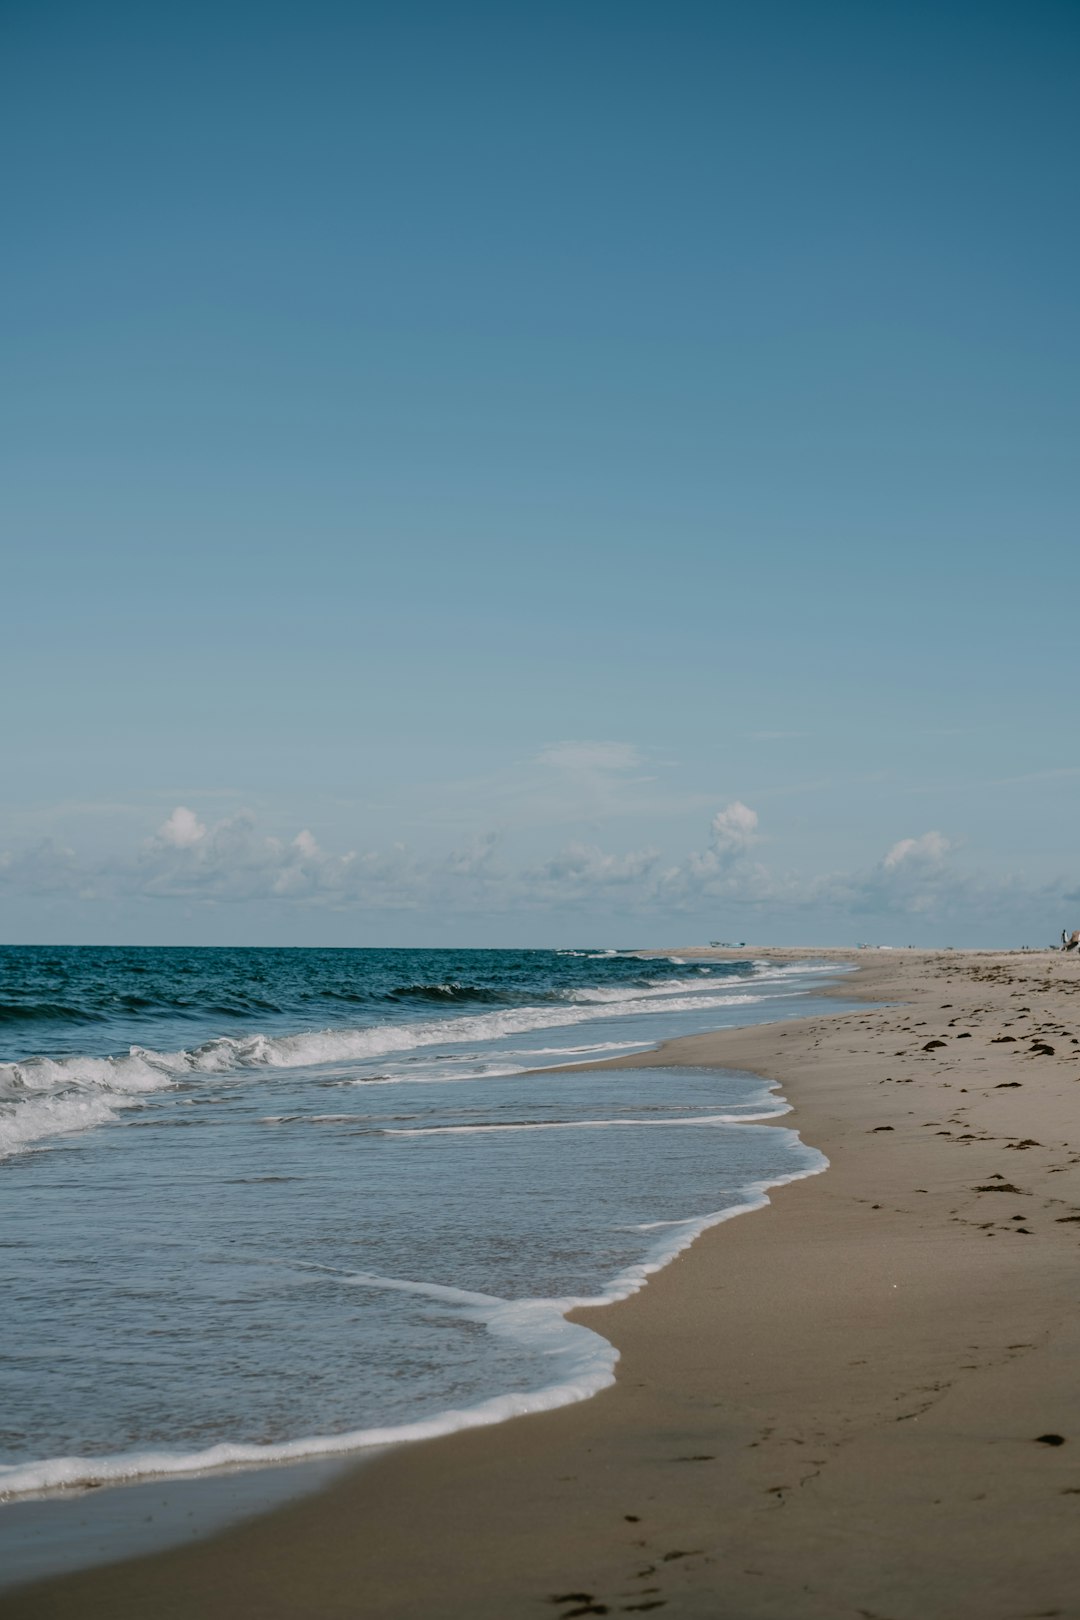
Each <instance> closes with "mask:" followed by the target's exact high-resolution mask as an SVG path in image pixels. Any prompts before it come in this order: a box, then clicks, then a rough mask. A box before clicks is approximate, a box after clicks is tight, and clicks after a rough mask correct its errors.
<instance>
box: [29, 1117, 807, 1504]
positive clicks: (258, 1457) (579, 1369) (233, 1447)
mask: <svg viewBox="0 0 1080 1620" xmlns="http://www.w3.org/2000/svg"><path fill="white" fill-rule="evenodd" d="M743 1117H744V1118H745V1117H746V1116H743ZM827 1168H828V1160H827V1159H826V1158H825V1157H824V1155H823V1154H816V1155H815V1161H814V1163H813V1164H811V1165H808V1166H806V1167H805V1168H803V1169H801V1170H797V1171H793V1172H791V1173H790V1174H788V1175H784V1176H777V1177H775V1178H772V1179H770V1180H768V1181H755V1182H752V1183H750V1184H749V1185H748V1186H747V1187H746V1188H745V1190H744V1195H743V1199H742V1201H741V1202H740V1203H738V1204H735V1205H732V1206H729V1207H728V1208H726V1209H722V1210H717V1211H715V1212H713V1213H711V1214H707V1215H701V1216H696V1217H691V1218H689V1219H687V1220H680V1221H662V1222H653V1223H646V1224H645V1225H643V1226H640V1227H639V1228H638V1230H640V1231H642V1232H648V1231H655V1232H659V1233H662V1235H661V1236H659V1237H658V1238H657V1239H656V1240H655V1241H654V1242H653V1244H652V1246H651V1248H650V1250H649V1251H648V1253H647V1254H646V1256H645V1257H644V1258H643V1259H642V1260H640V1261H638V1262H635V1263H634V1264H632V1265H630V1266H626V1267H624V1269H623V1270H622V1271H620V1272H619V1273H618V1274H617V1275H616V1276H615V1277H613V1278H612V1279H611V1281H610V1282H609V1283H608V1284H607V1285H606V1287H604V1288H603V1289H602V1291H601V1292H600V1293H599V1294H595V1295H584V1296H577V1297H567V1298H563V1299H523V1300H505V1299H498V1298H495V1297H493V1296H491V1295H488V1294H478V1293H471V1292H468V1291H466V1290H464V1289H459V1288H449V1287H445V1286H443V1285H440V1284H437V1283H423V1282H415V1281H412V1280H410V1279H407V1278H396V1277H380V1276H377V1275H374V1274H371V1273H366V1272H356V1273H351V1274H349V1273H345V1274H341V1279H340V1280H341V1281H342V1282H345V1283H347V1284H349V1285H351V1286H355V1287H362V1288H376V1289H386V1290H392V1291H400V1292H405V1293H415V1294H420V1295H427V1296H428V1297H430V1298H432V1299H438V1300H441V1301H443V1302H445V1303H447V1304H451V1305H453V1306H454V1307H455V1308H457V1309H458V1310H460V1311H462V1312H463V1313H467V1314H471V1315H473V1316H474V1317H475V1318H476V1319H477V1320H480V1321H482V1322H483V1323H484V1325H485V1327H486V1328H487V1330H488V1332H490V1333H493V1334H496V1335H498V1336H499V1337H503V1338H508V1339H511V1340H513V1341H515V1342H517V1343H519V1344H521V1345H523V1346H526V1347H527V1348H528V1349H529V1351H530V1352H531V1353H533V1354H534V1355H535V1354H539V1355H543V1356H550V1357H551V1358H552V1360H553V1361H554V1362H556V1363H557V1364H558V1374H559V1376H558V1377H557V1378H556V1380H555V1381H554V1382H552V1383H550V1384H547V1385H544V1386H542V1387H541V1388H539V1389H535V1390H530V1391H526V1392H521V1393H516V1392H515V1393H511V1394H505V1395H496V1396H492V1397H490V1398H489V1399H487V1400H484V1401H480V1402H477V1403H476V1404H475V1405H473V1406H468V1407H462V1408H451V1409H449V1410H447V1411H444V1412H441V1413H439V1414H437V1415H436V1416H434V1417H430V1418H425V1419H421V1420H419V1421H417V1422H413V1423H401V1424H392V1425H387V1426H386V1427H384V1428H367V1429H354V1430H350V1431H348V1432H346V1433H343V1434H331V1435H310V1436H305V1437H303V1438H300V1439H295V1440H286V1441H280V1442H276V1443H271V1444H265V1445H257V1444H247V1443H242V1442H236V1441H222V1442H220V1443H219V1444H217V1445H213V1446H208V1447H206V1448H204V1449H203V1450H201V1451H192V1452H174V1451H162V1450H159V1451H132V1452H123V1453H118V1454H115V1455H112V1456H104V1457H49V1458H45V1459H43V1460H41V1461H37V1462H28V1463H18V1464H12V1465H5V1466H0V1499H10V1498H14V1497H20V1496H30V1495H40V1494H42V1493H44V1492H48V1491H55V1490H61V1489H71V1488H78V1487H86V1486H91V1485H103V1484H115V1483H120V1482H123V1481H130V1480H134V1479H139V1478H145V1477H152V1476H155V1475H178V1474H199V1473H205V1472H208V1471H210V1470H212V1469H219V1468H228V1467H236V1466H241V1465H251V1464H271V1463H279V1462H295V1461H299V1460H301V1459H303V1458H307V1457H317V1456H332V1455H336V1454H340V1453H343V1452H352V1451H361V1450H366V1449H371V1448H374V1447H379V1446H388V1445H400V1444H402V1443H405V1442H409V1441H413V1440H427V1439H433V1438H435V1437H436V1436H438V1435H444V1434H451V1433H454V1432H455V1431H458V1430H462V1429H471V1428H480V1427H484V1426H487V1425H491V1424H495V1423H503V1422H505V1421H506V1420H507V1419H508V1418H512V1417H519V1416H522V1415H524V1414H526V1413H529V1412H543V1411H551V1410H552V1409H553V1408H555V1407H559V1406H568V1405H571V1404H572V1403H574V1402H576V1401H583V1400H588V1399H589V1398H590V1397H591V1396H593V1395H595V1394H597V1393H598V1392H599V1391H600V1390H602V1389H606V1388H607V1387H609V1386H610V1385H611V1384H613V1383H614V1382H615V1367H616V1364H617V1362H618V1359H619V1353H618V1351H617V1350H616V1349H615V1347H614V1346H613V1345H611V1344H609V1342H608V1341H607V1340H606V1339H604V1338H602V1337H601V1336H600V1335H599V1334H598V1333H595V1332H593V1330H592V1329H590V1328H586V1327H584V1326H583V1325H581V1324H580V1323H574V1322H569V1321H567V1320H566V1317H567V1313H568V1312H570V1311H574V1310H581V1309H586V1308H590V1307H594V1306H603V1305H610V1304H613V1303H615V1302H616V1301H618V1300H621V1299H626V1298H628V1297H629V1296H630V1295H631V1294H635V1293H637V1292H638V1291H639V1290H640V1289H641V1288H643V1287H644V1286H645V1284H646V1283H647V1281H648V1279H649V1277H650V1276H652V1275H653V1274H654V1273H656V1272H657V1271H660V1270H662V1268H663V1267H664V1266H666V1265H668V1264H669V1263H670V1262H671V1261H672V1260H673V1259H675V1257H676V1256H677V1255H679V1254H681V1253H682V1252H683V1250H685V1249H687V1248H689V1246H690V1244H691V1243H693V1242H694V1240H695V1238H697V1237H698V1236H699V1235H700V1234H701V1233H702V1232H704V1231H707V1230H708V1229H709V1228H710V1227H713V1226H718V1225H720V1224H721V1223H722V1222H724V1221H728V1220H731V1219H733V1218H734V1217H735V1216H736V1215H744V1214H747V1213H749V1212H750V1211H752V1210H756V1209H761V1208H763V1207H764V1206H765V1205H767V1204H768V1203H769V1196H768V1189H769V1188H770V1187H778V1186H783V1185H785V1184H787V1183H788V1182H792V1181H799V1180H802V1179H804V1178H805V1177H807V1176H812V1175H818V1174H820V1172H821V1171H823V1170H825V1169H827ZM314 1269H319V1270H330V1269H331V1268H329V1267H326V1268H323V1267H319V1268H314Z"/></svg>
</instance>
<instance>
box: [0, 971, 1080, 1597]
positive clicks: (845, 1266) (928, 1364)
mask: <svg viewBox="0 0 1080 1620" xmlns="http://www.w3.org/2000/svg"><path fill="white" fill-rule="evenodd" d="M683 954H687V955H689V954H690V953H688V952H687V953H683ZM705 954H710V953H705ZM711 954H716V955H732V954H737V953H719V952H718V953H711ZM747 954H750V953H747ZM752 954H753V955H755V956H759V957H760V956H767V955H775V956H777V957H780V958H785V959H792V958H795V957H803V958H805V957H806V956H807V955H811V954H812V955H813V956H815V957H818V958H821V957H827V956H835V957H836V958H837V959H838V960H843V961H853V962H857V964H858V968H859V972H858V974H857V975H856V976H855V977H854V978H852V977H851V976H848V977H846V978H845V981H844V984H843V995H844V997H845V998H846V999H849V1000H850V999H851V997H852V994H853V992H854V994H855V995H857V996H860V997H862V998H864V999H865V1001H866V1003H867V1005H866V1007H865V1009H864V1010H863V1011H860V1012H857V1013H845V1014H837V1015H833V1016H825V1017H816V1018H813V1019H807V1020H803V1021H801V1022H794V1023H786V1024H775V1025H767V1026H764V1027H760V1028H756V1029H748V1030H734V1031H727V1032H725V1033H723V1034H719V1035H714V1036H695V1037H690V1038H688V1039H684V1040H680V1041H675V1042H672V1043H670V1044H669V1045H667V1046H666V1047H664V1048H662V1049H661V1051H660V1054H659V1057H658V1055H657V1054H656V1053H647V1054H642V1055H641V1056H639V1057H638V1058H636V1059H627V1058H625V1057H623V1058H620V1059H618V1060H617V1066H619V1067H626V1066H628V1065H629V1064H631V1063H634V1062H638V1063H648V1064H654V1065H655V1064H656V1063H657V1061H660V1062H662V1063H665V1064H680V1063H682V1064H694V1065H717V1066H723V1067H728V1068H735V1069H742V1070H748V1071H752V1072H754V1073H756V1074H761V1075H764V1076H767V1077H768V1078H770V1079H773V1080H776V1081H778V1082H779V1083H780V1084H781V1086H782V1089H783V1093H784V1095H785V1096H786V1097H787V1099H788V1100H789V1102H790V1103H791V1104H792V1105H793V1108H794V1112H793V1113H792V1114H790V1115H788V1116H786V1117H785V1119H784V1121H783V1123H784V1124H785V1125H794V1126H795V1127H796V1128H797V1129H798V1130H799V1131H800V1132H801V1134H802V1136H803V1138H804V1140H805V1141H807V1142H808V1143H810V1144H812V1145H813V1146H815V1147H818V1148H820V1149H822V1150H823V1151H824V1152H825V1153H826V1154H827V1155H828V1157H829V1160H830V1162H831V1167H830V1169H829V1170H828V1171H827V1172H826V1173H825V1174H823V1175H819V1176H816V1177H813V1178H811V1179H807V1180H803V1181H799V1182H795V1183H793V1184H791V1185H790V1186H787V1187H783V1188H780V1189H777V1190H776V1191H775V1192H774V1193H773V1194H772V1201H771V1204H770V1207H769V1208H768V1209H766V1210H762V1211H759V1212H755V1213H752V1214H749V1215H746V1216H744V1217H741V1218H739V1219H737V1220H732V1221H729V1222H727V1223H725V1224H723V1225H721V1226H719V1227H717V1228H715V1229H714V1230H712V1231H710V1232H708V1233H706V1234H705V1235H704V1236H703V1237H702V1238H700V1239H699V1240H698V1242H697V1243H696V1244H695V1245H694V1246H693V1247H692V1248H691V1249H690V1250H689V1251H687V1252H686V1253H685V1254H684V1255H683V1256H682V1257H680V1258H679V1259H678V1260H677V1261H675V1262H674V1263H673V1264H672V1265H671V1266H670V1267H668V1268H667V1269H666V1270H665V1271H664V1272H662V1273H660V1274H659V1275H658V1276H657V1277H655V1278H654V1279H653V1280H652V1281H651V1282H650V1284H649V1286H648V1287H647V1288H646V1289H645V1290H644V1291H643V1292H642V1293H640V1294H638V1295H637V1296H635V1297H634V1298H633V1299H630V1300H628V1301H625V1302H623V1303H621V1304H618V1305H615V1306H612V1307H610V1308H607V1309H604V1310H594V1311H590V1312H588V1313H585V1314H584V1315H583V1318H582V1319H583V1320H584V1319H586V1317H587V1321H588V1325H589V1326H590V1327H592V1328H594V1329H596V1330H597V1331H599V1332H602V1333H603V1334H604V1335H605V1336H606V1337H608V1338H609V1339H610V1340H611V1341H612V1342H613V1343H614V1344H615V1345H616V1346H617V1347H618V1349H619V1350H620V1352H621V1357H622V1359H621V1362H620V1365H619V1370H618V1380H617V1383H616V1384H615V1386H614V1387H613V1388H611V1389H610V1390H607V1391H605V1392H604V1393H602V1394H600V1395H599V1396H597V1397H596V1398H595V1399H593V1400H591V1401H588V1402H586V1403H583V1404H579V1405H576V1406H570V1407H565V1408H563V1409H561V1410H559V1411H555V1412H551V1413H546V1414H541V1415H536V1416H532V1417H526V1418H521V1419H518V1420H516V1421H514V1422H511V1423H506V1424H503V1425H501V1426H499V1427H497V1428H491V1429H485V1430H476V1431H472V1432H465V1433H461V1434H456V1435H451V1436H448V1437H446V1438H443V1439H439V1440H435V1441H430V1442H425V1443H423V1444H418V1445H414V1446H410V1447H406V1448H401V1449H400V1450H397V1451H395V1452H393V1453H390V1454H387V1455H384V1456H382V1457H380V1458H378V1459H376V1460H375V1461H373V1462H370V1463H369V1464H368V1465H367V1466H364V1467H358V1468H357V1469H355V1470H354V1471H352V1472H351V1473H349V1474H348V1475H346V1476H345V1477H344V1478H343V1479H342V1480H340V1481H338V1482H336V1483H334V1484H333V1485H332V1486H331V1487H330V1488H328V1489H327V1490H325V1491H323V1492H321V1493H319V1494H315V1495H311V1496H308V1497H306V1498H302V1499H300V1500H298V1501H296V1502H293V1503H291V1504H289V1505H287V1506H285V1507H283V1508H281V1509H279V1510H278V1511H276V1512H274V1513H272V1514H268V1515H265V1516H263V1517H261V1518H257V1519H253V1520H251V1521H249V1522H246V1523H243V1524H240V1525H237V1526H234V1527H232V1528H230V1529H229V1530H227V1531H225V1532H223V1533H222V1534H220V1535H217V1536H214V1537H210V1538H208V1539H206V1540H204V1541H200V1542H198V1543H196V1544H194V1545H191V1546H186V1547H183V1548H179V1549H175V1550H170V1551H166V1552H163V1553H158V1554H155V1555H153V1556H150V1557H146V1558H142V1559H137V1560H132V1561H129V1562H125V1563H121V1564H116V1565H111V1566H106V1567H103V1568H98V1569H94V1570H89V1571H86V1572H82V1573H78V1574H75V1575H69V1576H64V1577H62V1578H57V1579H54V1580H51V1581H47V1582H40V1583H37V1584H36V1585H34V1586H31V1587H26V1588H24V1589H22V1590H17V1591H14V1592H11V1593H8V1594H7V1595H6V1596H5V1597H4V1598H3V1599H0V1613H2V1614H3V1615H4V1616H5V1617H10V1620H22V1617H26V1620H30V1617H35V1620H45V1617H50V1620H54V1617H55V1620H60V1617H67V1616H71V1617H75V1616H78V1617H80V1620H86V1617H96V1616H102V1617H105V1616H108V1617H109V1620H128V1617H131V1620H135V1617H139V1620H142V1617H144V1616H149V1615H155V1616H161V1617H172V1616H176V1617H181V1616H182V1617H185V1620H195V1617H207V1620H218V1617H221V1620H225V1617H226V1616H228V1617H236V1616H252V1617H264V1616H265V1617H267V1620H274V1617H279V1616H280V1617H287V1616H288V1617H293V1616H295V1617H302V1616H311V1617H316V1616H319V1617H321V1616H327V1617H330V1616H334V1617H337V1616H342V1617H344V1616H372V1617H387V1620H389V1617H410V1620H413V1617H415V1620H424V1617H440V1616H447V1617H457V1616H461V1617H463V1620H464V1617H466V1616H467V1617H468V1620H517V1617H522V1620H525V1617H528V1616H536V1617H542V1616H545V1615H548V1616H558V1617H569V1616H574V1615H592V1614H611V1615H616V1614H623V1613H644V1612H652V1611H656V1612H657V1613H659V1612H661V1611H663V1613H664V1615H665V1616H668V1615H670V1616H672V1617H676V1616H680V1617H681V1616H687V1617H701V1620H705V1617H709V1620H754V1617H762V1620H766V1617H767V1620H802V1617H806V1620H845V1617H848V1616H851V1617H852V1620H855V1617H861V1620H1035V1617H1049V1616H1062V1617H1069V1616H1080V1382H1078V1380H1077V1376H1076V1369H1077V1365H1078V1356H1080V1313H1078V1311H1077V1297H1078V1293H1080V1270H1078V1264H1077V1262H1078V1259H1080V1253H1078V1250H1080V1090H1078V1082H1080V961H1078V960H1077V959H1076V957H1075V956H1058V955H1054V954H1051V953H1047V954H1034V953H1032V954H1027V953H1025V954H1019V953H1017V954H1002V955H995V954H992V953H988V952H982V953H962V952H950V953H931V952H918V951H896V952H890V953H885V952H882V953H870V952H863V953H844V952H822V951H814V952H809V951H802V952H795V951H783V952H775V953H770V952H765V951H760V950H757V951H755V952H753V953H752ZM883 1004H887V1005H883Z"/></svg>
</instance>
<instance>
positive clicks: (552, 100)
mask: <svg viewBox="0 0 1080 1620" xmlns="http://www.w3.org/2000/svg"><path fill="white" fill-rule="evenodd" d="M0 38H2V41H3V51H2V56H3V63H4V65H3V68H2V69H0V71H2V75H3V83H2V91H3V94H2V96H0V125H2V133H3V138H4V149H5V151H6V152H7V153H8V154H9V165H8V170H9V173H8V188H7V189H8V196H7V207H6V223H7V226H8V229H7V232H6V233H5V234H6V238H7V241H6V247H5V252H4V255H3V256H2V259H0V293H2V298H0V309H2V311H3V314H2V319H3V321H4V326H5V332H4V354H5V373H6V378H7V383H8V386H7V388H6V389H5V390H4V398H3V401H2V404H0V412H2V420H0V462H2V467H0V472H2V486H3V492H2V494H0V503H2V507H0V510H2V519H3V532H4V536H5V559H6V560H5V565H4V578H5V586H6V588H5V591H4V599H5V612H4V628H5V644H6V654H7V656H6V660H5V664H6V679H5V681H4V682H3V695H2V698H0V703H2V710H0V716H2V726H3V763H4V770H3V780H2V782H0V937H4V938H7V939H11V940H26V941H31V940H72V941H84V940H86V941H95V940H97V941H113V940H115V941H134V942H138V941H146V942H169V941H174V940H175V941H178V942H179V941H184V942H206V943H230V942H241V943H242V942H248V941H251V942H263V941H266V942H272V943H282V944H288V943H328V944H349V943H357V944H383V943H388V944H398V943H470V944H482V943H493V944H511V943H522V944H546V943H564V942H573V941H576V940H593V941H602V942H607V941H609V940H618V941H619V942H623V943H634V942H638V941H641V942H649V943H652V942H659V943H688V942H690V941H692V940H695V939H707V938H748V939H753V940H757V941H764V940H767V939H774V940H778V941H790V942H818V943H827V942H847V941H851V940H855V939H863V938H867V939H875V940H885V941H890V942H893V943H908V942H915V943H947V942H949V943H957V944H960V943H974V944H980V943H982V944H992V943H1002V944H1007V943H1041V942H1043V941H1044V940H1046V939H1049V938H1052V937H1055V936H1056V934H1057V932H1058V930H1059V929H1060V928H1061V927H1062V926H1065V925H1068V926H1069V927H1070V928H1072V927H1074V926H1080V850H1078V841H1077V835H1076V825H1077V815H1076V804H1077V792H1078V789H1080V748H1078V745H1077V725H1076V721H1075V714H1076V710H1077V697H1076V675H1075V667H1076V653H1075V648H1076V637H1077V628H1076V627H1077V608H1076V604H1077V594H1078V593H1077V586H1078V583H1080V580H1078V575H1080V566H1078V562H1077V534H1076V509H1077V499H1076V497H1077V477H1076V444H1077V425H1078V415H1080V412H1078V393H1080V384H1078V379H1080V365H1078V360H1080V355H1078V353H1077V350H1078V342H1077V337H1078V322H1077V299H1076V291H1075V289H1076V286H1077V285H1078V283H1080V266H1078V263H1077V259H1078V254H1077V246H1078V234H1080V233H1078V225H1077V206H1076V205H1077V196H1076V192H1077V183H1076V172H1075V170H1076V165H1075V155H1076V151H1077V138H1078V133H1080V131H1078V128H1077V124H1078V113H1077V105H1076V96H1075V84H1076V74H1077V67H1078V61H1077V58H1078V55H1080V51H1078V46H1080V17H1078V14H1077V11H1076V8H1075V7H1074V6H1073V5H1072V4H1064V3H1049V0H1035V3H1027V4H1019V3H1017V4H1008V5H1002V4H998V5H995V4H971V5H954V4H948V3H945V4H934V5H929V4H927V5H922V4H919V3H914V4H911V3H905V4H897V5H882V6H867V5H865V4H838V3H833V0H820V3H817V4H814V5H806V4H792V3H779V0H777V3H773V4H769V3H765V4H761V5H753V6H751V5H746V4H740V5H725V4H722V3H713V4H708V5H706V4H696V3H682V4H680V3H677V0H676V3H674V4H670V5H664V6H661V5H658V4H655V3H651V4H644V3H637V0H621V3H618V4H615V3H606V0H595V3H588V0H578V3H575V4H572V5H571V4H564V3H554V4H545V5H543V6H540V5H536V4H514V3H503V4H498V5H496V4H491V5H469V4H457V5H444V4H432V3H425V4H422V3H412V4H410V3H407V0H406V3H396V4H392V5H391V4H385V5H383V4H363V3H354V4H348V5H346V4H333V3H326V0H314V3H308V4H305V5H303V6H301V5H299V4H275V3H273V0H270V3H263V4H259V5H255V4H240V3H237V4H231V5H224V6H219V5H209V4H205V3H203V0H193V3H190V4H187V5H185V6H184V7H179V6H173V7H164V6H158V7H146V6H136V5H134V4H132V5H119V4H113V3H110V0H102V3H101V4H99V5H96V6H94V7H89V8H88V7H85V6H77V5H74V4H72V5H65V4H52V3H49V0H38V3H36V4H32V5H31V4H26V3H19V0H12V3H11V4H9V5H8V6H6V7H5V8H4V10H3V16H2V19H0ZM732 807H734V808H732ZM178 811H179V812H181V813H180V814H179V818H178V817H177V812H178ZM897 851H899V853H897ZM1070 895H1071V896H1073V898H1072V899H1067V898H1066V897H1067V896H1070Z"/></svg>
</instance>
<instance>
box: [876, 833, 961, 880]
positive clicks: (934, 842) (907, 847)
mask: <svg viewBox="0 0 1080 1620" xmlns="http://www.w3.org/2000/svg"><path fill="white" fill-rule="evenodd" d="M951 848H952V845H951V843H950V842H949V840H948V839H947V838H944V837H942V835H941V833H939V832H925V833H923V835H922V837H921V838H901V840H900V842H899V843H898V844H894V845H893V847H892V848H891V849H890V850H889V852H888V854H887V855H886V856H885V859H884V860H883V861H882V863H881V864H882V866H883V867H884V868H885V870H886V872H891V871H893V870H894V869H895V868H896V867H898V866H900V865H902V864H903V863H904V862H905V861H906V862H908V863H909V864H911V863H919V864H923V865H926V864H934V863H936V862H938V861H942V860H944V859H945V856H946V855H947V854H948V853H949V850H950V849H951Z"/></svg>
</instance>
